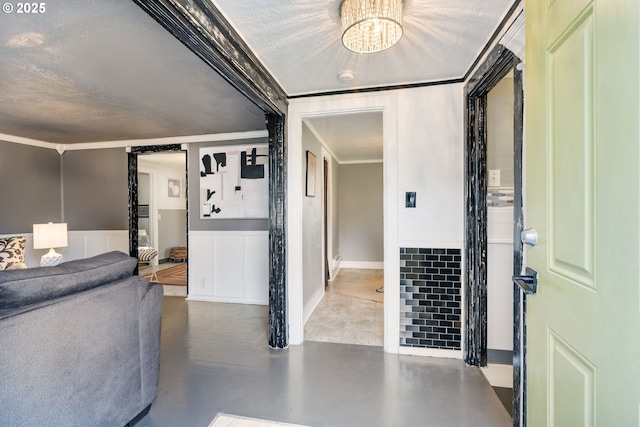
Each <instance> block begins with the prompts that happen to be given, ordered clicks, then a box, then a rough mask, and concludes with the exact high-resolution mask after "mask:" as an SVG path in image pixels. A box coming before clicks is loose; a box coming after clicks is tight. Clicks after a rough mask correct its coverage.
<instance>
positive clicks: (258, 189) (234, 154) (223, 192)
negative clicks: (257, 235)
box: [199, 144, 269, 219]
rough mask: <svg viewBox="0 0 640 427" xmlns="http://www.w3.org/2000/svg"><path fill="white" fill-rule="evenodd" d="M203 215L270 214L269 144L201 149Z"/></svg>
mask: <svg viewBox="0 0 640 427" xmlns="http://www.w3.org/2000/svg"><path fill="white" fill-rule="evenodd" d="M199 155H200V218H201V219H216V218H268V217H269V146H268V145H266V144H264V145H250V146H249V145H230V146H220V147H201V148H200V153H199Z"/></svg>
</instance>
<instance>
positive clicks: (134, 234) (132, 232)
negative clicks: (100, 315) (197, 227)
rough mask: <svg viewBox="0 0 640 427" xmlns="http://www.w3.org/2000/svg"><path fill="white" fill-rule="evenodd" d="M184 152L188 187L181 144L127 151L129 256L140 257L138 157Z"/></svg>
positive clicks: (187, 202) (143, 147)
mask: <svg viewBox="0 0 640 427" xmlns="http://www.w3.org/2000/svg"><path fill="white" fill-rule="evenodd" d="M180 151H183V152H184V155H185V166H186V167H185V179H187V186H188V185H189V184H188V182H189V180H188V177H189V161H188V158H187V156H188V154H187V151H186V150H185V149H184V148H183V147H182V145H181V144H167V145H146V146H137V147H131V148H129V149H128V150H127V163H128V167H127V169H128V182H129V255H130V256H132V257H134V258H137V257H138V155H140V154H148V153H172V152H180ZM185 197H186V216H187V229H186V230H185V233H186V235H187V251H188V250H189V249H188V247H189V192H188V191H187V192H186V194H185ZM134 274H138V266H136V269H135V271H134ZM188 282H189V275H188V274H187V289H188V286H189V283H188Z"/></svg>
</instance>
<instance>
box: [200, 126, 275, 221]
mask: <svg viewBox="0 0 640 427" xmlns="http://www.w3.org/2000/svg"><path fill="white" fill-rule="evenodd" d="M268 142H269V140H268V139H267V138H251V139H243V140H233V141H217V142H203V143H199V144H189V164H188V171H189V229H190V230H231V231H240V230H247V231H258V230H268V229H269V220H268V219H200V156H199V151H200V150H199V148H200V147H215V146H222V145H250V144H266V143H268Z"/></svg>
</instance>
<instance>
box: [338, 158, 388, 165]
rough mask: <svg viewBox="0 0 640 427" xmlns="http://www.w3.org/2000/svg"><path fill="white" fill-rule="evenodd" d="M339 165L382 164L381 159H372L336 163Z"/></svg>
mask: <svg viewBox="0 0 640 427" xmlns="http://www.w3.org/2000/svg"><path fill="white" fill-rule="evenodd" d="M338 163H339V164H341V165H364V164H367V163H384V160H383V159H373V160H348V161H346V162H338Z"/></svg>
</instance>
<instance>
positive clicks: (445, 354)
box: [398, 346, 462, 359]
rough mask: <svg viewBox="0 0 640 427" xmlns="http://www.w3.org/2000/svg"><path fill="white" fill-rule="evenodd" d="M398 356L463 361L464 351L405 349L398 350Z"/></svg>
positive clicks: (401, 347)
mask: <svg viewBox="0 0 640 427" xmlns="http://www.w3.org/2000/svg"><path fill="white" fill-rule="evenodd" d="M398 354H406V355H409V356H426V357H440V358H445V359H462V350H443V349H440V348H422V347H403V346H400V347H399V348H398Z"/></svg>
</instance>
